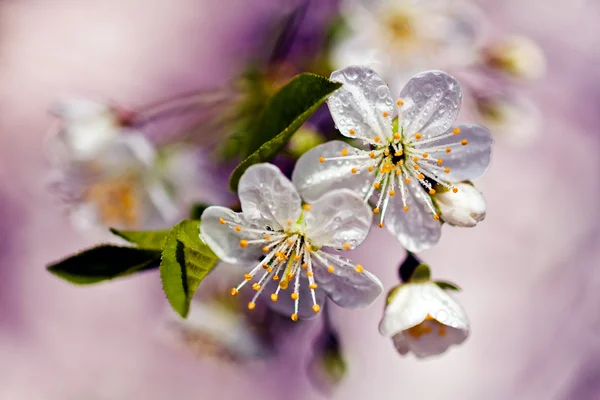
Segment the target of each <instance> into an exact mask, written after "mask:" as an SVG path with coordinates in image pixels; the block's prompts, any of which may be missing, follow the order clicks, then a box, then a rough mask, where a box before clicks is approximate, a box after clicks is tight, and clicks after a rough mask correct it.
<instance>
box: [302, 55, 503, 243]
mask: <svg viewBox="0 0 600 400" xmlns="http://www.w3.org/2000/svg"><path fill="white" fill-rule="evenodd" d="M331 79H332V80H334V81H337V82H342V83H343V84H344V85H343V86H342V87H341V88H340V89H339V90H337V91H336V92H334V93H333V94H332V95H331V96H330V97H329V99H328V100H327V104H328V106H329V110H330V112H331V115H332V117H333V119H334V121H335V123H336V125H337V127H338V129H339V130H340V132H341V133H342V135H344V136H347V137H350V138H356V139H360V140H362V142H363V143H364V144H365V145H368V146H370V147H371V149H368V150H363V149H359V148H355V147H352V146H350V145H349V144H347V143H345V142H341V141H331V142H328V143H325V144H323V145H320V146H317V147H315V148H314V149H312V150H310V151H309V152H307V153H306V154H305V155H304V156H302V158H301V159H300V160H299V161H298V164H297V166H296V169H295V170H294V175H293V181H294V184H295V185H296V187H298V191H299V192H300V193H301V194H302V196H303V197H304V198H305V199H306V200H307V201H313V200H316V199H318V198H319V197H320V196H322V195H323V194H325V193H329V192H330V191H331V190H335V189H339V188H350V189H353V190H355V191H357V192H359V193H361V194H362V195H363V196H364V200H365V201H368V200H369V199H371V197H375V198H378V199H377V202H376V206H375V208H374V210H373V211H374V212H375V213H376V214H379V215H380V224H379V226H380V227H383V226H384V220H385V221H386V222H387V223H386V224H385V225H386V226H387V228H388V229H389V230H390V232H392V233H393V234H394V235H395V236H396V237H397V238H398V240H399V241H400V242H401V243H402V245H403V246H404V247H405V248H406V249H407V250H409V251H414V252H418V251H421V250H424V249H426V248H429V247H431V246H433V245H434V244H436V243H437V241H438V240H439V238H440V232H441V223H440V221H439V215H438V212H437V210H436V209H435V205H434V203H433V201H432V199H431V197H430V196H432V195H434V194H435V193H436V190H435V189H434V187H433V186H434V185H436V184H437V185H440V186H441V187H443V188H444V189H446V190H450V191H452V192H453V194H454V193H457V192H458V191H459V189H458V187H456V186H455V185H454V183H455V182H460V181H464V180H472V179H476V178H478V177H480V176H481V175H483V173H484V172H485V171H486V170H487V167H488V164H489V161H490V153H491V147H492V138H491V136H490V132H489V131H488V130H487V129H486V128H484V127H482V126H479V125H459V126H452V123H453V122H454V120H455V119H456V117H457V115H458V112H459V110H460V105H461V100H462V93H461V89H460V85H459V83H458V81H457V80H456V79H455V78H453V77H452V76H450V75H448V74H446V73H444V72H440V71H430V72H424V73H422V74H419V75H416V76H414V77H413V78H411V80H410V81H409V82H408V84H407V85H406V86H405V87H404V89H403V90H402V92H401V93H400V97H399V99H398V100H397V101H396V103H395V104H396V105H397V106H398V125H396V123H395V122H393V120H392V118H393V114H394V101H393V100H392V96H391V93H390V89H389V88H388V86H387V85H386V84H385V83H384V82H383V81H382V80H381V79H380V78H379V76H378V75H377V74H376V73H375V72H374V71H373V70H372V69H371V68H368V67H358V66H352V67H348V68H345V69H343V70H340V71H336V72H334V73H333V74H332V75H331ZM376 191H379V195H378V196H377V195H375V192H376Z"/></svg>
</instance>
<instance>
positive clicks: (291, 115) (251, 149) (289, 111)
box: [229, 73, 341, 192]
mask: <svg viewBox="0 0 600 400" xmlns="http://www.w3.org/2000/svg"><path fill="white" fill-rule="evenodd" d="M340 86H341V84H340V83H337V82H332V81H330V80H329V79H327V78H325V77H322V76H320V75H315V74H310V73H303V74H300V75H298V76H296V77H295V78H294V79H292V80H291V81H290V82H289V83H288V84H287V85H285V86H284V87H282V88H281V90H279V92H277V93H276V94H275V95H273V97H271V98H270V99H269V101H268V102H267V105H266V107H265V109H264V110H263V112H262V113H261V115H260V116H259V117H258V118H257V120H256V122H255V123H254V124H253V126H251V127H250V131H249V132H248V137H250V138H251V139H252V140H251V142H250V144H249V146H248V150H247V154H246V159H245V160H244V161H242V162H241V164H240V165H238V166H237V168H236V169H235V170H234V171H233V173H232V174H231V177H230V178H229V187H230V188H231V190H233V191H234V192H235V191H237V186H238V183H239V180H240V177H241V176H242V174H243V173H244V171H246V169H247V168H248V167H250V166H251V165H253V164H257V163H260V162H266V161H270V160H271V159H272V158H273V157H275V156H276V155H277V153H278V152H279V151H280V150H281V149H282V148H283V146H285V144H286V143H287V142H288V140H289V139H290V137H291V136H292V134H293V133H294V132H296V131H297V130H298V128H300V127H301V126H302V124H304V122H306V120H307V119H308V118H310V116H311V115H312V114H314V112H315V111H317V109H318V108H319V107H320V106H321V105H322V104H323V102H324V101H325V99H327V97H328V96H329V95H330V94H331V93H333V92H334V91H335V90H336V89H338V88H339V87H340Z"/></svg>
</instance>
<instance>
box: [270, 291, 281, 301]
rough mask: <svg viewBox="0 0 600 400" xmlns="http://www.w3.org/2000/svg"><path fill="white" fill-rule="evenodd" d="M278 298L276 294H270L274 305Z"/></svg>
mask: <svg viewBox="0 0 600 400" xmlns="http://www.w3.org/2000/svg"><path fill="white" fill-rule="evenodd" d="M278 298H279V296H277V293H273V294H271V301H272V302H273V303H275V302H276V301H277V299H278Z"/></svg>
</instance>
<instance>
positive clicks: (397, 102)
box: [396, 99, 404, 106]
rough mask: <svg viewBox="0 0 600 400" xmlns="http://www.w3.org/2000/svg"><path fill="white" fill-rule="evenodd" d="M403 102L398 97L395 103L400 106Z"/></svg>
mask: <svg viewBox="0 0 600 400" xmlns="http://www.w3.org/2000/svg"><path fill="white" fill-rule="evenodd" d="M403 104H404V102H403V101H402V100H400V99H398V101H396V105H398V106H401V105H403Z"/></svg>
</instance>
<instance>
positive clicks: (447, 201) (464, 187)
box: [433, 182, 486, 227]
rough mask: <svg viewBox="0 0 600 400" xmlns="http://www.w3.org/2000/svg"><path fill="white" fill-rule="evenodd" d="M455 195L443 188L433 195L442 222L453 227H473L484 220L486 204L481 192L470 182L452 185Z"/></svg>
mask: <svg viewBox="0 0 600 400" xmlns="http://www.w3.org/2000/svg"><path fill="white" fill-rule="evenodd" d="M454 186H455V187H456V188H458V192H457V193H451V192H450V191H449V190H446V189H445V188H444V187H441V188H439V187H438V189H437V191H436V193H435V194H434V195H433V198H434V200H435V204H436V206H437V207H438V209H439V210H440V217H441V218H442V220H443V221H444V222H447V223H449V224H450V225H454V226H463V227H473V226H475V225H477V223H478V222H480V221H483V219H484V218H485V210H486V203H485V199H484V198H483V196H482V194H481V192H479V190H477V189H476V188H475V186H473V184H472V183H470V182H460V183H456V184H454Z"/></svg>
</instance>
